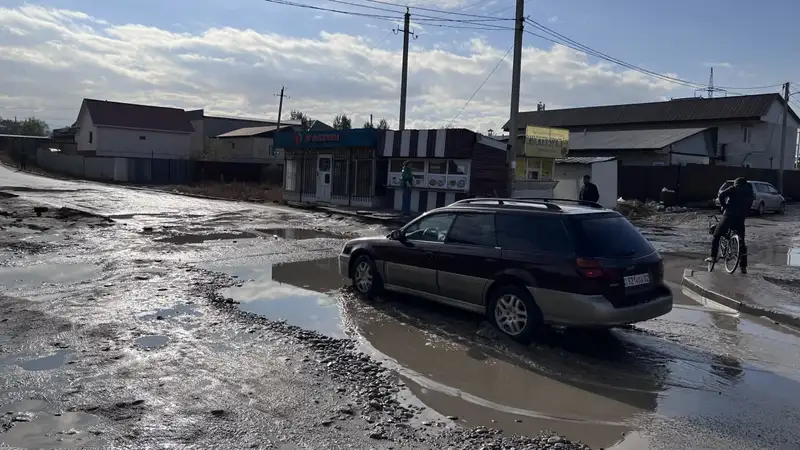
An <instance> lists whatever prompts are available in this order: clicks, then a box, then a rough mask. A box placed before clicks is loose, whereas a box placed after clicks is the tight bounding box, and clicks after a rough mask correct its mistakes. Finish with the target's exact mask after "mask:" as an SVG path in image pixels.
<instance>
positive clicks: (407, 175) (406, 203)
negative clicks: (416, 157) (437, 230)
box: [400, 161, 414, 216]
mask: <svg viewBox="0 0 800 450" xmlns="http://www.w3.org/2000/svg"><path fill="white" fill-rule="evenodd" d="M413 181H414V177H413V176H412V175H411V161H406V162H404V163H403V172H402V174H401V175H400V183H402V185H403V215H404V216H410V215H411V185H412V183H413Z"/></svg>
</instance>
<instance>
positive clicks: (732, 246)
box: [724, 234, 741, 273]
mask: <svg viewBox="0 0 800 450" xmlns="http://www.w3.org/2000/svg"><path fill="white" fill-rule="evenodd" d="M740 245H741V243H740V242H739V236H737V235H735V234H734V235H733V236H731V237H730V238H729V239H728V245H727V248H726V249H725V250H726V251H725V254H724V258H725V271H726V272H728V273H733V272H736V268H737V267H739V248H740V247H739V246H740Z"/></svg>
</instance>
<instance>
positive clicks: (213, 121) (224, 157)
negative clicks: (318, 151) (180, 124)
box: [187, 109, 333, 162]
mask: <svg viewBox="0 0 800 450" xmlns="http://www.w3.org/2000/svg"><path fill="white" fill-rule="evenodd" d="M187 114H189V120H190V121H191V124H192V126H193V127H194V133H192V138H191V153H192V156H193V158H194V159H197V160H200V161H219V162H226V161H227V162H234V161H238V162H265V161H255V160H251V161H240V160H241V156H242V154H241V152H239V151H238V150H237V151H233V152H224V151H221V150H222V149H223V147H222V146H220V143H219V142H217V141H216V139H215V138H234V137H236V132H237V131H238V130H242V131H241V133H240V134H247V133H253V132H254V131H257V130H256V129H257V128H263V129H266V127H275V126H276V125H277V124H278V121H277V120H269V119H252V118H244V117H225V116H210V115H206V114H205V111H204V110H202V109H195V110H191V111H187ZM284 125H285V126H290V127H292V128H294V129H296V130H298V131H299V130H300V128H301V126H302V123H301V121H299V120H281V129H283V126H284ZM332 129H333V128H331V127H330V126H329V125H327V124H325V123H323V122H321V121H319V120H312V121H310V122H309V123H308V124H307V130H308V131H324V130H332ZM228 133H234V134H233V135H231V136H227V134H228ZM256 134H262V133H256ZM239 137H243V136H239ZM264 144H265V142H264V141H260V142H258V143H256V142H254V143H253V145H254V146H256V147H258V146H259V145H264ZM227 145H228V146H230V145H231V143H230V142H229V143H228V144H227ZM233 145H234V146H238V144H236V143H234V144H233ZM247 145H250V144H246V146H247ZM266 145H270V144H266ZM254 151H256V154H262V153H258V150H254ZM263 155H264V157H265V158H266V159H268V160H272V159H274V157H273V156H274V155H268V154H267V153H263ZM251 159H252V158H251ZM257 159H260V158H257ZM281 159H282V156H281Z"/></svg>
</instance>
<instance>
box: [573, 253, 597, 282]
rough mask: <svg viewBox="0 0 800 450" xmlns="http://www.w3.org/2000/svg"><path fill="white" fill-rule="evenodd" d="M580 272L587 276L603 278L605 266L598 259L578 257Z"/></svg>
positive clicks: (577, 262)
mask: <svg viewBox="0 0 800 450" xmlns="http://www.w3.org/2000/svg"><path fill="white" fill-rule="evenodd" d="M576 264H577V266H578V272H579V273H580V274H581V275H583V276H584V277H586V278H603V275H604V273H603V268H602V267H600V261H597V260H596V259H587V258H578V259H577V260H576Z"/></svg>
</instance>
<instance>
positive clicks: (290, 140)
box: [273, 128, 378, 150]
mask: <svg viewBox="0 0 800 450" xmlns="http://www.w3.org/2000/svg"><path fill="white" fill-rule="evenodd" d="M377 143H378V132H377V131H376V130H374V129H371V128H360V129H356V130H328V131H305V132H281V133H276V134H275V141H274V143H273V146H274V147H275V148H282V149H287V150H290V149H297V148H337V147H375V146H376V145H377Z"/></svg>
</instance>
